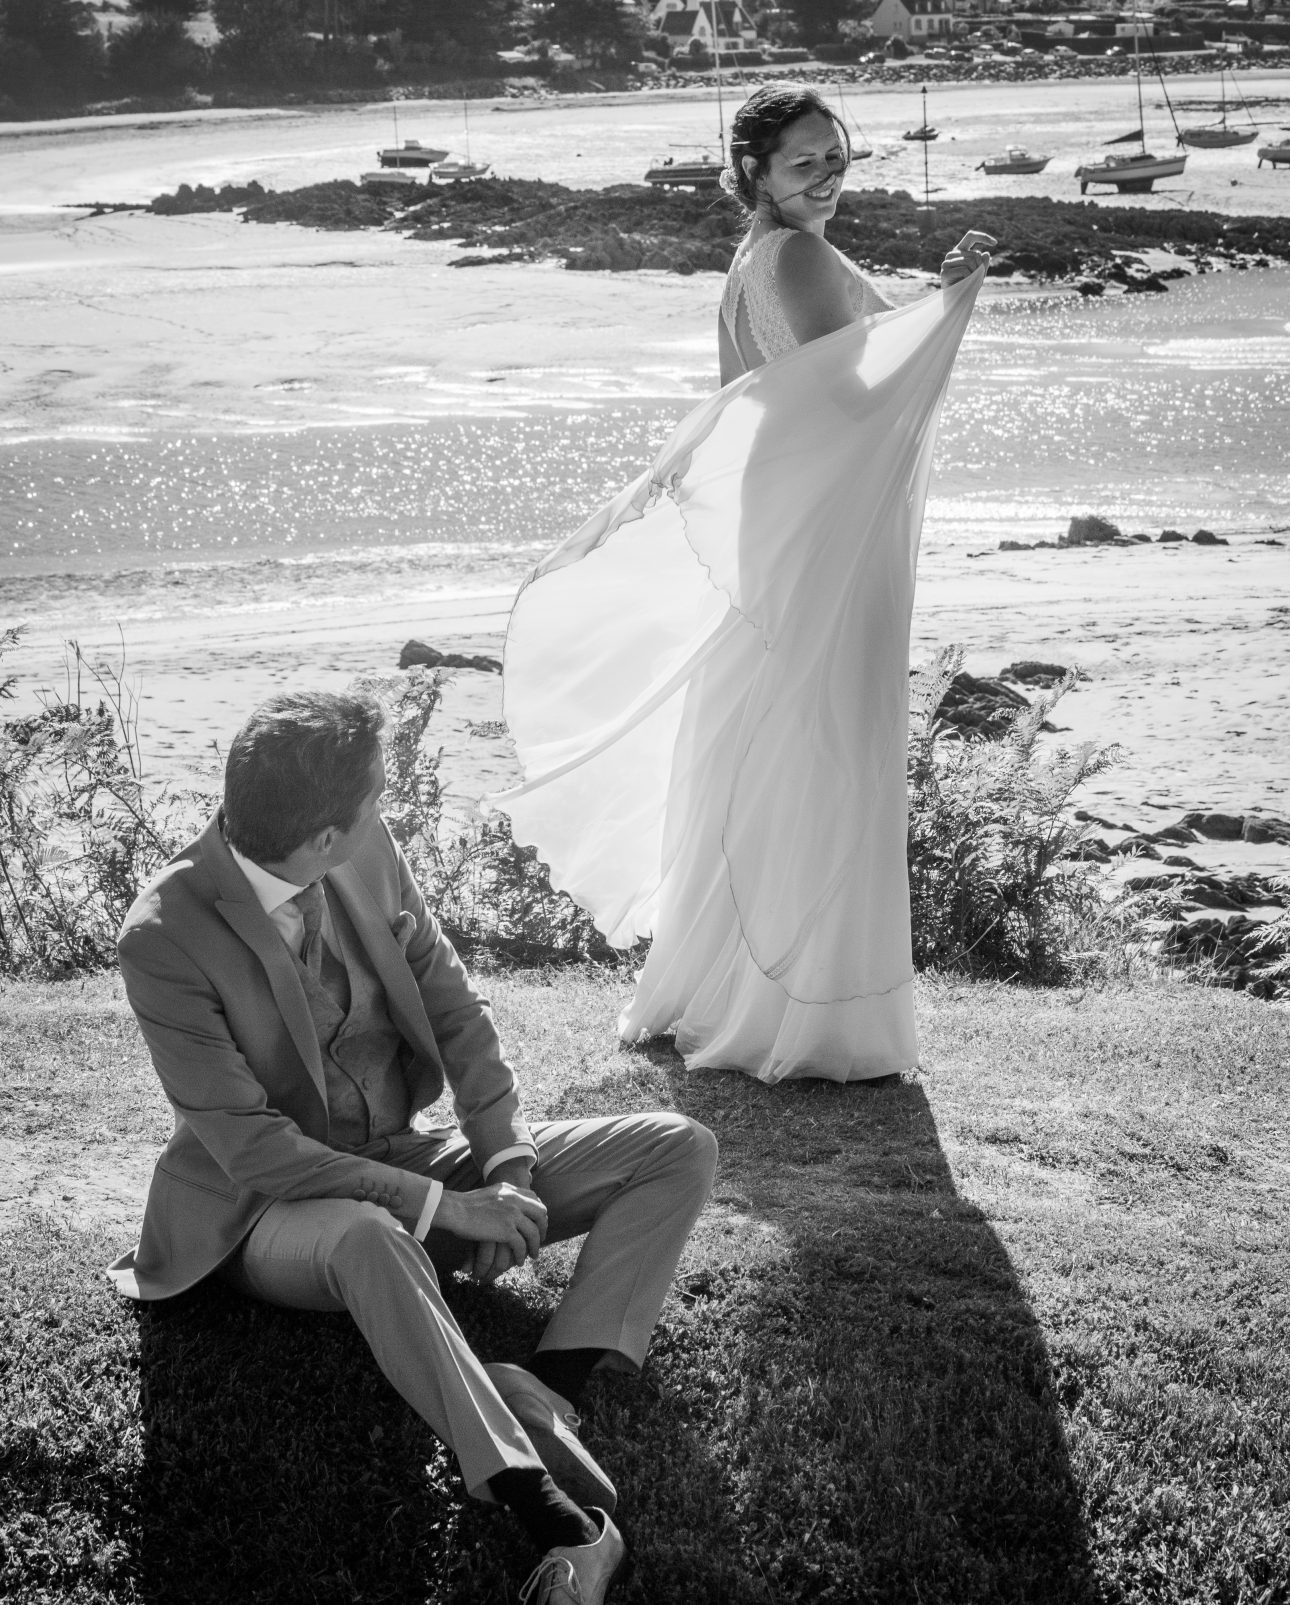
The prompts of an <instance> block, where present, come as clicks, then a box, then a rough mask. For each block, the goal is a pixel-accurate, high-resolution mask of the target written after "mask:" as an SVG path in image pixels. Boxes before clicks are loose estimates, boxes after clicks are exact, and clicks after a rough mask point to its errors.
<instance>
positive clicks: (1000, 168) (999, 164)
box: [977, 145, 1052, 177]
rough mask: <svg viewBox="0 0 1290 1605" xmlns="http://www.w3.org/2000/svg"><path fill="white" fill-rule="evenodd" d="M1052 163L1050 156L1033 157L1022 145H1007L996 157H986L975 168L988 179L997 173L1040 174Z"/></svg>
mask: <svg viewBox="0 0 1290 1605" xmlns="http://www.w3.org/2000/svg"><path fill="white" fill-rule="evenodd" d="M1050 161H1052V157H1051V156H1034V155H1032V154H1031V152H1030V151H1028V150H1026V148H1025V147H1024V146H1023V145H1009V146H1008V148H1007V149H1006V150H1005V151H1002V152H1001V153H1000V154H999V155H996V156H987V157H986V158H985V160H984V161H983V162H978V163H977V166H978V168H980V169H981V170H982V171H983V172H984V173H985V174H986V175H987V176H988V177H993V176H994V175H996V174H998V173H1042V172H1043V170H1044V168H1045V167H1047V166H1048V164H1049V162H1050Z"/></svg>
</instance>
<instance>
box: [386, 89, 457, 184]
mask: <svg viewBox="0 0 1290 1605" xmlns="http://www.w3.org/2000/svg"><path fill="white" fill-rule="evenodd" d="M393 110H394V143H393V144H392V145H384V146H382V148H381V149H380V150H378V151H377V153H376V159H377V161H378V162H380V164H381V166H382V167H394V168H401V167H433V166H434V164H435V163H436V162H441V161H443V159H444V157H445V156H446V155H447V154H448V152H447V151H446V150H435V149H434V148H433V147H432V146H430V145H423V144H422V143H421V141H420V140H419V139H405V140H404V141H403V143H402V144H401V145H400V144H399V108H398V104H397V102H396V103H395V104H394V108H393Z"/></svg>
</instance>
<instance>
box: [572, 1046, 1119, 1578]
mask: <svg viewBox="0 0 1290 1605" xmlns="http://www.w3.org/2000/svg"><path fill="white" fill-rule="evenodd" d="M646 1057H648V1059H649V1060H650V1061H651V1064H652V1067H653V1073H654V1074H655V1075H658V1076H660V1077H661V1079H663V1080H664V1081H665V1082H666V1084H667V1085H668V1086H669V1087H670V1090H671V1093H672V1097H673V1100H674V1102H675V1104H676V1107H677V1108H679V1109H681V1110H683V1111H684V1112H685V1113H687V1114H690V1115H693V1116H694V1117H695V1118H697V1119H699V1120H701V1121H703V1122H704V1124H705V1125H708V1126H710V1127H711V1128H712V1130H713V1131H715V1132H716V1134H717V1136H718V1139H719V1141H720V1143H721V1165H720V1170H719V1173H718V1180H717V1186H716V1189H715V1192H714V1198H713V1206H712V1210H711V1212H710V1222H709V1224H707V1225H705V1226H703V1227H701V1229H700V1232H699V1234H698V1235H697V1236H696V1239H695V1242H694V1245H693V1252H692V1254H691V1258H690V1261H689V1264H688V1268H687V1270H686V1271H685V1273H684V1274H683V1275H682V1277H681V1280H680V1284H679V1288H678V1294H679V1297H678V1302H677V1303H676V1304H675V1305H673V1306H672V1307H671V1309H670V1312H669V1318H668V1319H667V1320H666V1322H665V1325H664V1327H663V1329H661V1330H660V1332H659V1334H658V1336H657V1338H656V1341H655V1345H654V1350H653V1353H652V1357H651V1361H650V1366H649V1369H648V1370H647V1372H646V1379H647V1382H648V1381H652V1382H653V1384H654V1386H653V1388H652V1389H651V1388H647V1389H645V1390H641V1389H639V1388H637V1389H631V1388H626V1387H623V1386H621V1385H620V1384H619V1383H618V1382H617V1381H614V1382H609V1383H606V1384H604V1385H603V1386H602V1388H601V1397H600V1404H599V1409H598V1411H597V1423H596V1424H597V1425H598V1426H599V1427H600V1428H601V1430H602V1432H603V1433H605V1434H606V1435H607V1438H608V1440H609V1441H608V1442H606V1443H605V1445H604V1452H605V1459H606V1464H607V1465H608V1466H609V1468H610V1469H611V1471H612V1472H613V1473H614V1474H615V1475H616V1476H617V1478H618V1486H619V1492H620V1497H621V1499H622V1502H623V1503H622V1507H621V1508H623V1509H624V1510H625V1511H627V1512H628V1514H629V1516H630V1518H631V1519H632V1520H633V1521H634V1523H635V1526H636V1529H637V1537H638V1540H639V1565H638V1571H637V1579H636V1580H635V1581H634V1582H633V1583H631V1584H629V1585H628V1587H627V1588H626V1589H625V1590H624V1594H623V1599H624V1602H626V1601H629V1600H634V1601H637V1602H644V1601H651V1602H654V1601H666V1600H685V1601H687V1602H691V1601H709V1600H710V1601H717V1600H721V1601H731V1602H738V1605H757V1602H762V1601H766V1602H770V1601H781V1600H811V1601H837V1602H839V1605H843V1602H847V1605H850V1602H852V1601H882V1602H883V1605H903V1602H909V1605H935V1602H943V1605H972V1602H986V1601H1015V1602H1017V1605H1022V1602H1025V1605H1036V1602H1043V1605H1077V1602H1079V1605H1082V1602H1088V1601H1094V1600H1096V1599H1098V1598H1099V1594H1098V1589H1097V1586H1096V1583H1095V1580H1094V1576H1093V1568H1092V1565H1091V1563H1090V1559H1089V1555H1088V1550H1087V1545H1086V1542H1085V1535H1084V1530H1083V1524H1082V1519H1081V1510H1080V1501H1079V1497H1078V1494H1077V1491H1076V1488H1075V1484H1074V1480H1073V1478H1072V1475H1071V1469H1070V1466H1069V1464H1068V1459H1067V1453H1066V1448H1065V1444H1064V1441H1063V1436H1062V1431H1061V1427H1060V1424H1059V1419H1058V1405H1057V1400H1056V1398H1055V1395H1054V1386H1053V1377H1052V1372H1051V1369H1050V1365H1049V1360H1048V1354H1047V1350H1046V1346H1045V1343H1044V1339H1043V1336H1042V1333H1041V1332H1040V1330H1039V1328H1038V1326H1037V1324H1036V1321H1035V1319H1034V1316H1033V1315H1032V1313H1031V1310H1030V1307H1029V1305H1028V1303H1027V1300H1026V1296H1025V1292H1024V1290H1023V1289H1022V1287H1021V1285H1020V1284H1019V1281H1018V1278H1017V1275H1016V1272H1015V1271H1014V1269H1013V1267H1012V1265H1011V1263H1010V1261H1009V1258H1008V1254H1007V1252H1006V1250H1005V1249H1004V1247H1003V1245H1002V1244H1001V1242H1000V1240H999V1238H998V1237H997V1235H996V1234H995V1232H994V1231H993V1230H992V1229H991V1227H990V1225H989V1223H988V1221H987V1220H986V1219H985V1218H984V1216H983V1215H982V1213H981V1211H980V1210H979V1209H978V1208H976V1207H975V1206H974V1205H972V1204H971V1203H969V1202H968V1201H967V1200H965V1199H963V1198H961V1197H960V1196H959V1195H958V1194H957V1192H956V1191H955V1187H954V1182H953V1178H952V1175H951V1172H950V1168H949V1165H948V1163H947V1161H946V1158H945V1155H944V1153H943V1151H942V1149H941V1144H940V1141H939V1138H938V1135H937V1130H936V1123H935V1120H934V1119H933V1116H932V1112H931V1109H930V1108H929V1106H928V1102H927V1099H926V1097H925V1096H924V1094H923V1091H922V1089H921V1087H919V1086H917V1085H896V1086H892V1087H889V1088H884V1089H871V1088H865V1087H863V1086H849V1087H840V1086H835V1085H833V1084H831V1083H827V1082H794V1083H788V1084H785V1085H783V1086H780V1087H763V1086H761V1085H760V1084H758V1083H756V1082H753V1081H751V1080H749V1079H748V1078H747V1077H744V1076H741V1075H738V1074H735V1073H733V1072H732V1073H715V1074H714V1073H712V1072H701V1073H696V1074H695V1075H692V1076H691V1075H687V1074H686V1073H685V1071H684V1069H683V1068H682V1067H681V1065H680V1061H679V1060H677V1059H676V1058H675V1057H674V1056H673V1055H671V1054H670V1053H669V1052H668V1051H667V1050H666V1049H663V1048H658V1047H651V1048H650V1049H648V1050H646V1052H645V1053H644V1054H642V1055H634V1056H633V1058H634V1059H635V1062H636V1065H637V1066H638V1067H639V1069H640V1070H641V1071H643V1072H646V1074H648V1073H649V1072H648V1071H646V1066H645V1064H644V1063H643V1062H642V1061H643V1059H645V1058H646ZM623 1079H624V1080H625V1079H626V1078H625V1077H624V1078H623ZM621 1085H622V1083H621V1082H620V1083H619V1090H618V1092H617V1098H618V1099H621V1097H622V1091H621ZM614 1097H615V1090H614V1086H613V1083H612V1081H611V1080H609V1079H607V1080H606V1081H605V1082H604V1083H603V1085H602V1086H601V1087H600V1088H586V1089H579V1091H578V1093H577V1094H576V1095H574V1096H573V1097H572V1098H570V1099H568V1100H566V1102H568V1103H569V1104H570V1107H568V1108H563V1107H562V1108H561V1109H560V1110H559V1111H558V1113H560V1114H572V1113H575V1112H579V1111H578V1109H577V1108H575V1107H574V1105H575V1104H576V1105H583V1104H584V1103H585V1105H586V1106H587V1107H588V1108H590V1107H592V1106H594V1105H595V1103H596V1101H597V1099H598V1098H600V1099H601V1100H605V1099H609V1100H611V1101H612V1100H614Z"/></svg>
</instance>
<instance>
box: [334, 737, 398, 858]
mask: <svg viewBox="0 0 1290 1605" xmlns="http://www.w3.org/2000/svg"><path fill="white" fill-rule="evenodd" d="M371 779H372V783H371V785H370V786H369V788H368V791H367V795H366V796H365V797H364V798H363V801H362V805H361V806H360V808H359V810H358V817H357V819H355V821H354V823H353V824H352V825H351V826H350V827H349V829H348V830H338V831H336V833H335V834H334V835H333V837H332V845H331V849H330V851H329V852H328V854H327V857H328V860H329V862H330V863H331V864H332V865H333V866H334V865H336V864H344V863H346V862H348V860H349V859H351V858H352V857H353V856H354V854H355V853H356V852H357V851H358V849H359V847H360V846H361V845H362V841H363V838H364V837H365V836H366V835H367V833H368V831H369V830H371V828H372V826H373V825H374V824H375V823H376V821H377V820H378V819H379V818H380V816H381V798H382V797H383V796H384V795H385V754H384V753H383V752H378V753H377V755H376V758H375V761H374V762H373V764H372V777H371Z"/></svg>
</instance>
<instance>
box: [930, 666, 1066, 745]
mask: <svg viewBox="0 0 1290 1605" xmlns="http://www.w3.org/2000/svg"><path fill="white" fill-rule="evenodd" d="M1029 707H1030V703H1029V701H1028V700H1027V699H1026V698H1025V697H1023V696H1022V695H1021V693H1020V692H1019V691H1014V690H1012V688H1011V687H1010V686H1006V685H1004V683H1003V681H1002V680H989V679H984V678H978V677H977V676H976V675H974V674H968V673H967V672H966V671H965V670H962V669H960V671H959V672H958V673H957V674H956V675H955V676H954V678H953V679H952V680H951V681H950V683H949V685H948V686H947V687H946V688H945V695H944V697H942V699H941V704H940V706H939V707H938V708H937V709H936V714H935V717H936V718H937V719H940V720H942V721H943V722H944V723H945V724H950V725H953V726H954V727H955V728H956V729H957V730H960V731H962V733H963V734H964V735H972V736H987V737H989V736H999V735H1002V734H1003V732H1004V731H1005V730H1006V729H1007V727H1008V725H1009V724H1010V723H1011V721H1012V719H1013V717H1014V715H1015V714H1017V713H1019V712H1021V711H1023V710H1025V709H1028V708H1029ZM1044 728H1045V729H1049V728H1050V726H1049V725H1048V724H1047V723H1046V722H1045V725H1044Z"/></svg>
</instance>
